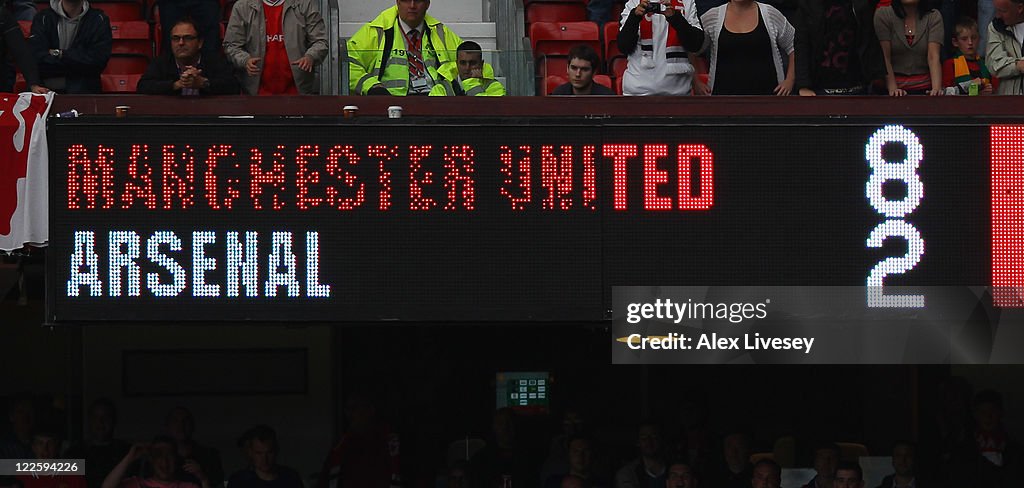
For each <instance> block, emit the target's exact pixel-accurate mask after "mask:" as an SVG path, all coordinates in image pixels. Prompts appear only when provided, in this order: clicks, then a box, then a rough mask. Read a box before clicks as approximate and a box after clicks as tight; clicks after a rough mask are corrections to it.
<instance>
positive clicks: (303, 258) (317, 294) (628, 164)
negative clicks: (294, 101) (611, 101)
mask: <svg viewBox="0 0 1024 488" xmlns="http://www.w3.org/2000/svg"><path fill="white" fill-rule="evenodd" d="M182 120H187V121H188V123H187V124H186V123H182ZM412 120H413V119H402V120H400V121H394V122H390V123H388V121H380V122H379V123H369V122H368V123H365V124H354V125H338V124H337V123H336V121H334V120H328V119H324V120H322V121H317V120H315V119H312V120H311V119H308V118H307V119H302V120H297V119H284V118H275V119H267V120H260V119H252V120H223V119H221V120H202V119H165V120H164V119H132V120H131V122H130V123H129V122H126V121H124V120H106V121H104V120H96V119H92V120H88V119H86V118H82V119H77V120H74V119H73V120H69V121H59V122H57V123H54V124H52V125H51V127H50V130H49V151H50V210H51V211H50V222H51V223H50V225H51V231H50V249H49V251H48V253H49V255H48V260H47V263H48V266H49V269H48V273H49V279H50V283H53V285H52V286H48V287H47V289H48V291H49V293H50V296H49V297H48V306H49V311H48V319H49V320H50V321H51V322H54V323H60V322H79V321H81V322H89V321H108V320H109V321H120V320H132V321H199V320H239V321H330V322H334V321H338V322H345V321H376V320H410V321H529V320H538V321H594V320H604V319H606V318H608V317H609V316H610V313H609V312H610V308H611V288H612V286H635V285H659V286H679V285H743V286H758V285H800V286H828V285H843V286H865V285H867V286H873V287H885V286H893V285H914V286H924V285H929V286H943V285H963V286H966V285H974V286H982V285H997V286H1002V287H1009V289H1012V287H1020V286H1022V285H1024V266H1022V265H1021V262H1022V259H1024V258H1022V254H1024V244H1022V241H1024V227H1022V224H1021V222H1024V194H1022V190H1021V188H1020V184H1021V183H1020V182H1021V181H1024V149H1022V147H1024V127H1021V126H989V125H979V124H977V123H976V122H972V121H969V120H964V121H962V122H963V123H962V124H957V123H954V122H951V121H949V120H944V121H942V123H941V124H940V123H932V122H930V121H928V120H927V119H923V120H922V119H908V120H898V119H896V120H879V121H867V120H864V121H842V122H836V123H828V124H812V123H807V124H799V123H791V122H787V123H771V122H763V121H754V120H751V121H744V120H742V119H734V120H729V121H728V123H715V124H710V125H708V124H704V125H699V122H700V121H695V120H687V119H685V118H680V119H677V120H675V121H670V122H668V123H660V122H659V123H657V124H652V123H650V122H648V123H646V124H630V123H621V122H608V121H594V120H583V121H580V120H577V121H574V122H573V123H561V122H558V121H554V122H553V121H550V120H541V119H538V120H519V119H511V120H504V121H500V122H480V121H463V122H464V123H463V122H459V121H458V120H457V119H443V120H438V121H437V122H438V123H422V122H423V121H421V123H413V122H412ZM453 120H454V121H453ZM661 122H664V121H661ZM876 298H878V299H879V300H883V301H884V300H886V299H888V298H887V297H885V296H884V293H883V296H881V297H876ZM996 298H997V301H998V302H1000V304H1001V305H1003V306H1013V305H1014V303H1016V302H1015V300H1016V298H1015V297H1014V296H1013V294H1012V293H1009V294H1008V295H1006V296H1005V297H1003V296H997V297H996ZM875 305H878V303H876V304H875ZM911 305H913V304H911Z"/></svg>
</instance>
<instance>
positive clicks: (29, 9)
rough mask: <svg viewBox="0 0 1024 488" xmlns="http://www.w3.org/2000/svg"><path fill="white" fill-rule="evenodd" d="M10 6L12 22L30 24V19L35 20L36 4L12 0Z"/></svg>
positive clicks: (22, 0)
mask: <svg viewBox="0 0 1024 488" xmlns="http://www.w3.org/2000/svg"><path fill="white" fill-rule="evenodd" d="M10 5H11V7H10V11H11V13H12V14H13V15H14V20H25V21H28V22H32V19H33V18H35V16H36V12H37V11H38V9H36V2H34V1H33V0H12V1H11V3H10ZM5 10H6V8H5Z"/></svg>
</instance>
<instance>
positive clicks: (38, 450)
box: [17, 429, 86, 488]
mask: <svg viewBox="0 0 1024 488" xmlns="http://www.w3.org/2000/svg"><path fill="white" fill-rule="evenodd" d="M54 430H55V429H54ZM60 441H61V439H60V436H59V435H57V434H56V433H55V432H54V431H53V430H40V431H37V432H36V433H35V434H34V435H33V436H32V453H33V454H35V456H36V459H39V460H47V459H57V455H58V454H59V453H60ZM79 468H80V469H81V467H79ZM84 474H85V473H84V472H82V473H81V474H77V475H75V474H38V475H18V476H17V479H18V483H20V484H21V486H22V488H86V483H85V475H84Z"/></svg>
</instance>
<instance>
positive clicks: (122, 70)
mask: <svg viewBox="0 0 1024 488" xmlns="http://www.w3.org/2000/svg"><path fill="white" fill-rule="evenodd" d="M146 66H149V58H148V57H146V56H138V55H132V54H115V55H113V56H111V57H110V62H108V63H107V69H105V70H103V74H111V75H132V74H139V75H141V74H142V73H145V72H146Z"/></svg>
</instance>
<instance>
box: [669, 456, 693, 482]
mask: <svg viewBox="0 0 1024 488" xmlns="http://www.w3.org/2000/svg"><path fill="white" fill-rule="evenodd" d="M665 487H666V488H697V475H696V474H695V473H694V472H693V467H692V466H690V463H689V462H688V461H682V460H679V461H672V462H670V463H669V465H668V479H667V480H666V481H665Z"/></svg>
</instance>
